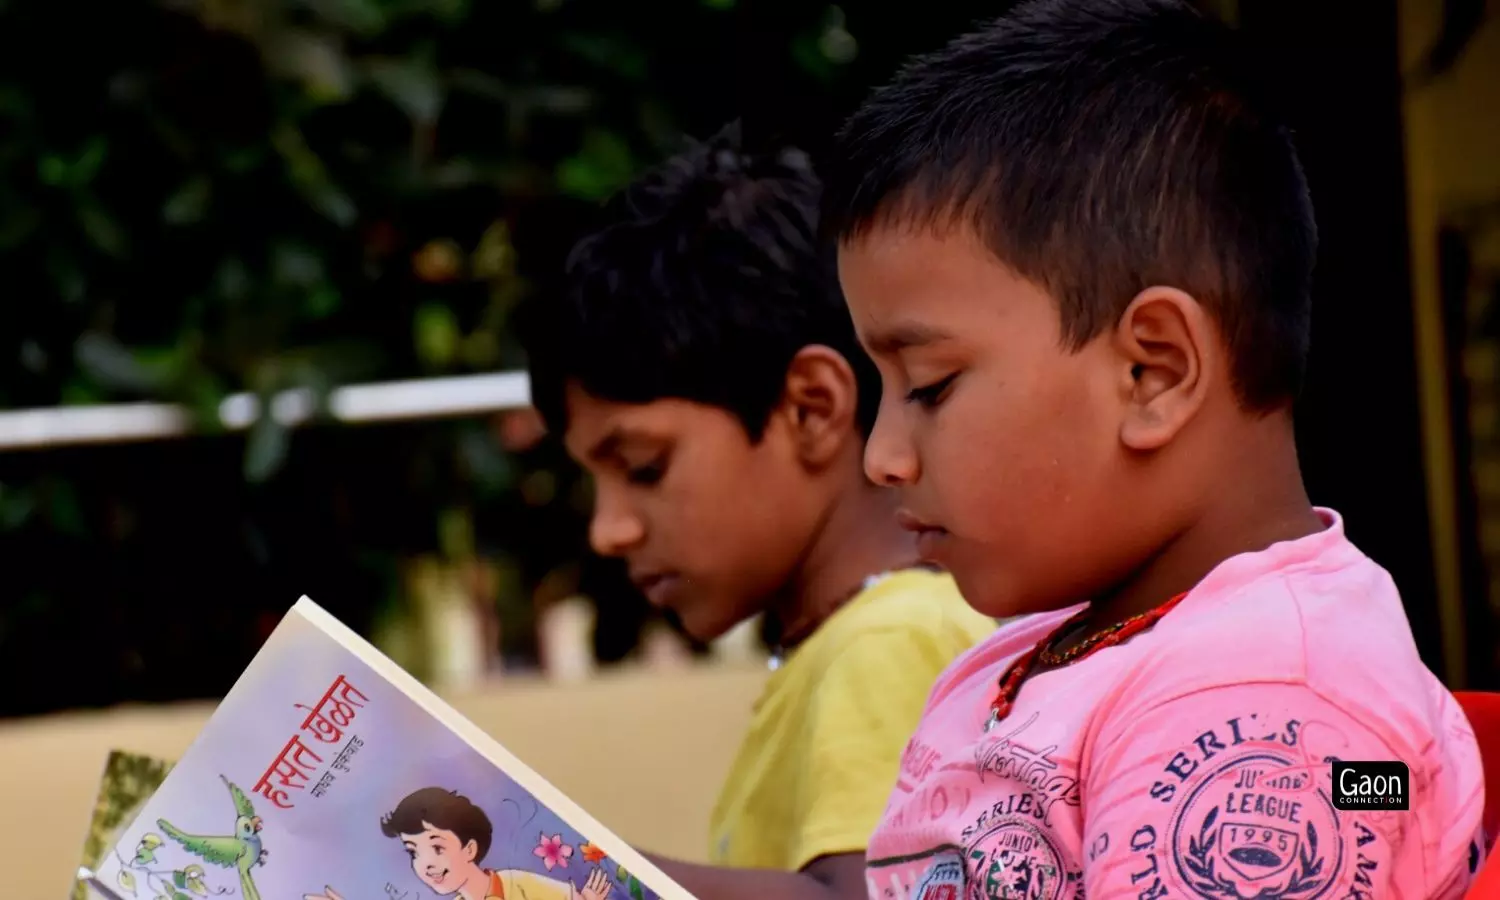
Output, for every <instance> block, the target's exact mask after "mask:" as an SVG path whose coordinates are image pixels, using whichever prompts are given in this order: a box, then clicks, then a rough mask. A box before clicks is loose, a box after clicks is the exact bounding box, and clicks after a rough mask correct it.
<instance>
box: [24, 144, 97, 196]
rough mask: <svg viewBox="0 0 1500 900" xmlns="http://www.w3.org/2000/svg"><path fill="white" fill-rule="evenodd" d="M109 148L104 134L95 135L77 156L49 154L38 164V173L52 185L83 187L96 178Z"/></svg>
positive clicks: (46, 182) (45, 181)
mask: <svg viewBox="0 0 1500 900" xmlns="http://www.w3.org/2000/svg"><path fill="white" fill-rule="evenodd" d="M108 150H109V145H108V144H106V143H105V140H104V137H103V136H102V135H94V136H92V137H90V138H89V139H88V142H87V143H85V144H84V146H83V149H82V150H80V151H79V153H78V156H77V157H76V158H72V159H69V158H68V157H66V156H62V155H60V154H55V153H52V154H47V155H46V156H43V157H42V158H41V160H40V161H39V162H38V164H37V174H38V175H39V176H40V177H41V179H42V182H43V183H44V184H47V185H50V186H52V187H82V186H84V185H86V184H88V183H89V182H91V181H93V180H94V176H95V175H97V174H99V169H100V168H101V167H102V166H103V165H104V158H105V156H106V155H107V153H108Z"/></svg>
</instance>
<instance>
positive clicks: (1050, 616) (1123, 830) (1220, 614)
mask: <svg viewBox="0 0 1500 900" xmlns="http://www.w3.org/2000/svg"><path fill="white" fill-rule="evenodd" d="M1319 512H1320V514H1321V515H1322V516H1323V518H1324V519H1325V521H1327V522H1328V525H1329V527H1328V528H1327V529H1326V530H1324V531H1322V532H1319V533H1318V534H1314V535H1311V536H1309V537H1306V538H1302V539H1300V540H1296V541H1289V542H1285V543H1282V544H1277V545H1275V546H1273V547H1271V548H1269V549H1267V550H1265V551H1263V552H1259V553H1248V554H1244V555H1241V556H1237V557H1235V558H1233V559H1230V560H1228V561H1226V562H1224V563H1223V564H1221V565H1220V566H1219V567H1218V568H1216V569H1215V570H1214V571H1213V572H1212V573H1210V574H1209V576H1208V577H1207V578H1205V579H1204V580H1203V582H1202V583H1201V584H1199V585H1198V586H1197V587H1196V588H1195V589H1194V590H1193V591H1192V592H1191V593H1190V594H1189V595H1188V596H1187V597H1186V598H1185V599H1184V600H1183V601H1182V602H1181V603H1180V604H1179V605H1178V606H1177V608H1176V609H1174V610H1173V611H1172V612H1171V613H1170V614H1168V615H1167V616H1166V617H1165V618H1163V619H1162V620H1161V621H1160V622H1159V623H1158V624H1157V625H1156V626H1155V627H1154V628H1152V629H1151V630H1149V631H1146V632H1144V633H1142V634H1140V635H1138V636H1136V637H1135V638H1134V639H1132V640H1130V641H1128V642H1126V643H1125V644H1123V645H1121V646H1118V647H1112V648H1108V649H1104V650H1101V651H1099V652H1097V653H1095V654H1093V655H1092V656H1089V657H1086V658H1085V659H1083V660H1080V661H1079V662H1076V663H1074V664H1072V665H1070V666H1066V667H1063V668H1060V669H1055V670H1051V671H1047V672H1043V673H1041V674H1038V675H1034V676H1033V677H1032V678H1030V679H1028V681H1027V682H1026V683H1025V684H1024V685H1023V686H1022V688H1021V690H1020V693H1019V694H1018V696H1017V697H1016V701H1015V706H1014V709H1013V710H1012V711H1011V713H1010V715H1009V716H1008V717H1007V718H1005V719H1004V720H1002V721H1001V722H1000V723H999V724H998V725H996V727H995V728H994V729H993V730H992V731H990V732H988V733H986V732H985V730H984V724H985V720H986V719H987V717H988V712H989V706H990V703H991V701H992V700H993V699H994V697H995V691H996V682H997V680H998V679H999V677H1000V675H1001V673H1002V672H1004V670H1005V667H1006V666H1007V665H1008V664H1009V663H1010V662H1011V661H1012V660H1014V659H1015V658H1016V657H1018V656H1019V655H1020V654H1021V653H1023V652H1025V651H1026V650H1028V649H1030V648H1031V647H1032V646H1034V645H1035V644H1036V642H1037V641H1038V640H1040V639H1042V638H1043V637H1044V636H1045V635H1046V634H1047V633H1048V632H1050V631H1051V630H1052V629H1053V628H1055V627H1056V626H1057V625H1058V624H1059V623H1060V622H1061V621H1062V620H1063V619H1064V618H1066V617H1067V616H1069V615H1071V614H1072V613H1074V612H1076V611H1077V610H1078V609H1080V608H1081V607H1077V606H1075V607H1072V608H1070V609H1066V610H1060V611H1057V612H1052V613H1045V614H1038V615H1035V616H1029V617H1026V618H1025V619H1022V620H1019V621H1017V622H1015V623H1014V624H1012V625H1010V626H1008V627H1006V628H1003V629H1002V630H1000V631H999V632H997V633H996V634H995V635H994V636H993V637H992V638H990V639H988V640H987V641H985V642H984V643H983V644H980V645H979V646H978V647H976V648H974V650H972V651H970V652H969V653H967V654H966V655H964V656H962V657H960V658H959V659H958V660H957V661H956V662H954V664H953V665H952V666H951V667H949V669H948V671H946V672H945V673H944V674H943V675H942V677H941V678H939V680H938V682H937V684H936V685H935V686H934V688H933V691H932V696H931V697H930V699H929V700H928V705H927V710H926V712H925V713H924V715H923V718H922V721H921V724H920V725H919V726H918V728H917V733H916V735H915V736H914V737H913V738H912V740H911V743H910V744H909V745H908V747H907V749H906V753H905V755H904V757H903V759H902V764H901V776H900V780H899V782H898V783H897V785H896V788H895V791H894V792H893V793H892V795H891V799H890V801H889V803H888V805H887V807H886V811H885V815H884V817H883V818H882V820H881V822H880V824H879V826H878V827H877V828H876V831H875V834H874V836H873V837H872V838H871V840H870V845H869V850H868V853H867V858H868V859H869V860H870V862H869V868H868V880H869V886H870V896H871V897H872V898H879V900H886V898H892V900H895V898H899V900H992V898H1006V900H1010V898H1017V900H1022V898H1024V900H1062V898H1070V900H1076V898H1083V897H1085V896H1086V897H1088V898H1089V900H1105V898H1124V897H1129V898H1132V900H1135V898H1140V900H1158V898H1184V897H1188V898H1192V897H1197V898H1207V900H1248V898H1259V900H1319V898H1329V900H1341V898H1407V900H1429V898H1445V897H1459V896H1462V894H1463V892H1464V890H1465V888H1466V886H1467V885H1468V883H1469V881H1470V879H1471V876H1472V873H1473V872H1474V871H1475V870H1476V869H1477V868H1478V866H1479V865H1480V863H1481V862H1482V860H1483V856H1484V843H1485V839H1484V836H1483V834H1482V833H1481V829H1480V813H1481V811H1482V808H1483V805H1484V784H1483V775H1482V769H1481V767H1480V761H1479V750H1478V747H1477V745H1476V743H1475V740H1474V732H1473V730H1472V729H1471V728H1470V726H1469V723H1468V721H1467V720H1466V719H1465V718H1464V715H1463V713H1462V712H1461V711H1460V709H1459V707H1458V705H1457V703H1456V702H1455V701H1454V699H1453V696H1452V695H1451V694H1450V693H1449V692H1448V691H1447V690H1446V689H1445V688H1444V687H1443V686H1442V685H1441V684H1440V683H1439V682H1438V680H1437V679H1436V678H1435V677H1434V676H1433V675H1432V673H1431V672H1429V671H1428V669H1427V668H1426V667H1425V666H1423V664H1422V661H1421V659H1420V658H1419V657H1418V655H1417V648H1416V646H1415V644H1414V643H1413V641H1412V635H1411V629H1410V626H1409V625H1408V624H1407V620H1406V615H1405V613H1404V611H1403V610H1402V607H1401V598H1400V596H1399V595H1398V594H1397V592H1396V587H1395V585H1394V584H1393V583H1392V581H1391V579H1390V576H1389V575H1387V574H1386V572H1385V571H1384V570H1383V569H1381V568H1380V567H1379V566H1377V565H1376V564H1375V563H1374V562H1372V561H1371V560H1370V559H1369V558H1367V557H1366V556H1365V555H1364V554H1362V553H1360V552H1359V550H1357V549H1356V548H1355V547H1354V545H1353V544H1351V543H1349V541H1348V540H1347V539H1346V538H1345V537H1344V530H1343V523H1342V521H1341V520H1340V519H1339V517H1338V516H1337V515H1336V514H1334V513H1333V512H1331V511H1328V510H1320V511H1319ZM1330 757H1333V758H1337V759H1340V760H1348V761H1354V760H1357V761H1367V760H1401V761H1404V762H1405V763H1407V765H1408V766H1409V767H1410V770H1411V785H1410V788H1409V791H1410V804H1411V806H1410V809H1409V811H1404V812H1402V811H1359V812H1349V811H1340V810H1338V809H1335V808H1334V805H1333V801H1332V795H1333V780H1332V771H1331V770H1332V765H1331V761H1330V759H1329V758H1330Z"/></svg>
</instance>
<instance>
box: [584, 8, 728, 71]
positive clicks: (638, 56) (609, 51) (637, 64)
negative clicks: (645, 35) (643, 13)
mask: <svg viewBox="0 0 1500 900" xmlns="http://www.w3.org/2000/svg"><path fill="white" fill-rule="evenodd" d="M709 2H711V0H709ZM730 2H731V3H732V2H733V0H730ZM562 45H563V47H565V48H566V49H567V50H569V51H570V52H572V53H574V54H576V55H577V56H579V57H581V58H582V59H585V60H587V61H589V62H590V63H592V64H594V65H596V66H598V67H600V68H602V69H605V70H607V71H609V72H613V73H614V74H616V75H621V76H623V77H625V78H628V79H631V80H633V81H640V80H643V79H644V78H645V77H646V71H647V61H646V53H645V51H644V50H643V49H642V48H641V47H640V46H639V45H637V44H635V43H634V42H633V41H631V40H629V39H628V38H627V37H626V36H624V35H618V34H567V35H564V36H563V39H562Z"/></svg>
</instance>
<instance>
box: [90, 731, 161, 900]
mask: <svg viewBox="0 0 1500 900" xmlns="http://www.w3.org/2000/svg"><path fill="white" fill-rule="evenodd" d="M171 770H172V763H171V762H170V761H169V760H165V759H157V758H156V757H154V756H145V755H143V754H140V753H128V752H126V751H124V750H111V751H110V754H109V757H108V758H107V759H106V760H105V763H104V773H103V775H101V776H100V778H99V794H98V796H97V797H96V798H95V800H94V814H93V816H92V817H91V818H90V819H89V830H88V835H87V836H86V837H85V838H84V841H83V858H82V859H81V860H79V864H80V865H81V866H83V867H85V868H89V869H93V868H97V867H98V865H99V864H100V863H101V862H102V861H103V860H104V858H105V854H106V853H114V852H118V850H117V849H116V847H115V845H116V843H117V842H118V841H119V839H120V832H121V831H122V830H123V829H124V828H125V827H126V826H127V825H129V824H130V823H131V822H132V821H133V820H134V819H135V817H136V814H137V813H139V812H140V811H141V807H142V806H144V805H145V803H146V801H147V800H149V799H151V795H152V794H154V793H156V789H157V788H159V787H161V783H162V781H164V780H165V779H166V777H167V773H168V772H170V771H171ZM154 850H155V848H154V847H152V846H150V845H149V843H143V844H142V845H141V846H138V847H137V848H136V849H135V857H142V856H144V855H147V854H152V853H154ZM133 858H134V857H133ZM72 900H89V895H88V890H87V888H86V886H85V885H83V884H74V885H73V896H72Z"/></svg>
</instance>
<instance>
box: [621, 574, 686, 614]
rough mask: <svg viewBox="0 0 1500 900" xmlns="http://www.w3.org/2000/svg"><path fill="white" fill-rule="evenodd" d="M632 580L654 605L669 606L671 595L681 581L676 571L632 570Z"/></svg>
mask: <svg viewBox="0 0 1500 900" xmlns="http://www.w3.org/2000/svg"><path fill="white" fill-rule="evenodd" d="M630 580H631V581H632V582H634V584H635V586H636V588H637V589H638V590H639V591H640V592H641V593H642V594H645V595H646V599H647V600H649V601H651V605H652V606H656V607H666V606H669V605H670V603H669V600H670V598H671V595H672V594H673V593H674V592H675V591H676V589H677V585H678V583H679V578H678V575H677V574H676V573H675V572H631V573H630Z"/></svg>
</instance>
